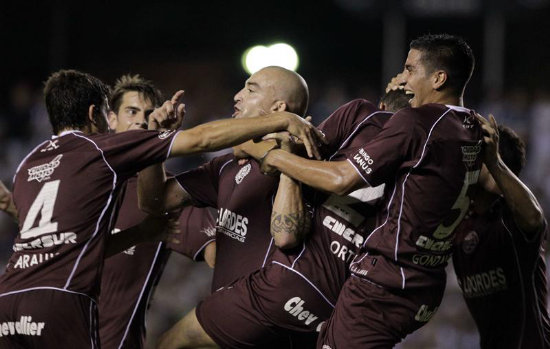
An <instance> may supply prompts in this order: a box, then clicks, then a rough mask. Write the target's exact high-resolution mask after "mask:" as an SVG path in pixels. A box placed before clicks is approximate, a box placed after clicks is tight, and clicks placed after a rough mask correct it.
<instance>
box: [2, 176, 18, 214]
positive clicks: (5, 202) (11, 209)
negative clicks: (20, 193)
mask: <svg viewBox="0 0 550 349" xmlns="http://www.w3.org/2000/svg"><path fill="white" fill-rule="evenodd" d="M0 210H2V211H4V212H6V213H7V214H8V215H10V217H11V218H12V219H13V220H14V221H16V222H17V210H16V209H15V204H14V202H13V196H12V195H11V192H10V191H9V190H8V188H6V186H5V185H4V183H3V182H2V181H0Z"/></svg>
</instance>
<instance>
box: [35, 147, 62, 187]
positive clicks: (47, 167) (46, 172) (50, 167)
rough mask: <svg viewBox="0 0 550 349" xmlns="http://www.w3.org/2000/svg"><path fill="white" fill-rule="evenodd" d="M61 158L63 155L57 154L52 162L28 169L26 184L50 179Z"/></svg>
mask: <svg viewBox="0 0 550 349" xmlns="http://www.w3.org/2000/svg"><path fill="white" fill-rule="evenodd" d="M62 157H63V154H59V155H57V156H56V157H55V158H53V160H52V161H50V162H48V163H46V164H43V165H38V166H35V167H31V168H29V169H28V170H27V171H28V173H29V178H28V179H27V182H30V181H33V180H36V181H37V182H42V181H45V180H48V179H50V177H51V175H52V174H53V172H54V171H55V169H56V168H57V167H58V166H59V164H61V158H62Z"/></svg>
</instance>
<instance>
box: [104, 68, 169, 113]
mask: <svg viewBox="0 0 550 349" xmlns="http://www.w3.org/2000/svg"><path fill="white" fill-rule="evenodd" d="M133 91H135V92H138V93H141V94H142V95H143V97H145V99H148V100H149V101H150V102H151V103H152V104H153V106H155V107H157V106H160V105H161V103H162V94H161V92H160V91H159V90H158V89H157V88H156V87H155V86H154V85H153V83H152V82H151V81H149V80H146V79H144V78H142V77H141V76H139V74H136V75H129V74H128V75H123V76H121V77H120V78H119V79H118V80H117V81H116V82H115V87H114V89H113V93H112V95H111V100H110V105H111V108H112V110H113V111H114V112H115V113H118V109H119V108H120V105H121V104H122V97H123V96H124V94H125V93H126V92H133Z"/></svg>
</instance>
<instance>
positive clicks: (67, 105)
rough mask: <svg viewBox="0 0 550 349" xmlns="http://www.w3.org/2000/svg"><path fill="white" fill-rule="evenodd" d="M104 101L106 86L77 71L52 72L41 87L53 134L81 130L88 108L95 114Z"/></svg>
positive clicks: (105, 98) (86, 117) (106, 92)
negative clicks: (94, 111)
mask: <svg viewBox="0 0 550 349" xmlns="http://www.w3.org/2000/svg"><path fill="white" fill-rule="evenodd" d="M108 98H109V86H107V85H106V84H105V83H103V82H102V81H101V80H99V79H98V78H96V77H94V76H92V75H90V74H87V73H83V72H79V71H77V70H60V71H58V72H55V73H53V74H52V75H51V76H50V77H49V78H48V80H47V81H46V82H45V84H44V99H45V102H46V109H47V110H48V116H49V118H50V123H51V125H52V129H53V133H54V134H57V133H59V132H60V131H61V130H63V129H81V128H83V127H85V126H86V124H87V123H88V110H89V108H90V105H92V104H93V105H95V106H96V110H98V111H99V109H100V108H101V106H103V105H104V104H106V103H107V99H108Z"/></svg>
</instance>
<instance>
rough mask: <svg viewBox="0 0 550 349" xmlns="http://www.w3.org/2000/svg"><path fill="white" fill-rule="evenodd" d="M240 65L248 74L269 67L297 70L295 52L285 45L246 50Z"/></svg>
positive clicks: (296, 55) (256, 47)
mask: <svg viewBox="0 0 550 349" xmlns="http://www.w3.org/2000/svg"><path fill="white" fill-rule="evenodd" d="M242 65H243V68H244V70H246V72H247V73H249V74H254V73H255V72H257V71H258V70H260V69H262V68H264V67H268V66H270V65H276V66H280V67H283V68H286V69H289V70H293V71H295V70H296V68H298V54H297V53H296V50H295V49H294V48H293V47H292V46H290V45H288V44H285V43H277V44H273V45H271V46H267V47H266V46H262V45H258V46H253V47H251V48H249V49H247V50H246V51H245V52H244V53H243V56H242Z"/></svg>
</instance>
